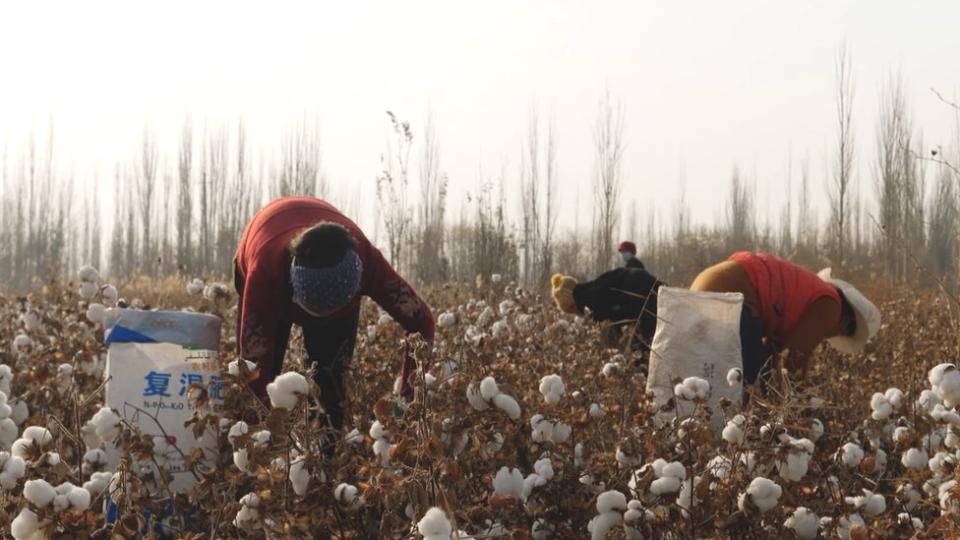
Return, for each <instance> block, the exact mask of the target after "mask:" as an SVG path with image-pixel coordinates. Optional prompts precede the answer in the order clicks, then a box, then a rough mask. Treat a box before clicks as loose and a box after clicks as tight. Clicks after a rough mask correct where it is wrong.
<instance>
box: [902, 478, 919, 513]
mask: <svg viewBox="0 0 960 540" xmlns="http://www.w3.org/2000/svg"><path fill="white" fill-rule="evenodd" d="M897 495H898V497H900V498H901V499H903V500H904V503H903V506H904V508H906V509H907V510H908V511H913V509H914V508H916V507H917V505H918V504H920V501H921V499H923V495H921V494H920V492H919V491H917V488H915V487H913V484H901V485H900V486H898V487H897Z"/></svg>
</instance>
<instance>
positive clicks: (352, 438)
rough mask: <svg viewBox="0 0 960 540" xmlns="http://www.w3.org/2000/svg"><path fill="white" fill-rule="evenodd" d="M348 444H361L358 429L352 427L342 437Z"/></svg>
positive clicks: (360, 435)
mask: <svg viewBox="0 0 960 540" xmlns="http://www.w3.org/2000/svg"><path fill="white" fill-rule="evenodd" d="M343 440H344V441H346V442H347V443H348V444H362V443H363V434H362V433H360V430H359V429H357V428H353V429H351V430H350V433H347V435H346V436H345V437H344V438H343Z"/></svg>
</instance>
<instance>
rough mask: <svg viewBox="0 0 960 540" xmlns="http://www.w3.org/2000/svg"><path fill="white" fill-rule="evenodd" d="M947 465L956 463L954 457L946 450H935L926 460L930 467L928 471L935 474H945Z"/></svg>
mask: <svg viewBox="0 0 960 540" xmlns="http://www.w3.org/2000/svg"><path fill="white" fill-rule="evenodd" d="M948 465H951V466H952V465H956V459H955V458H954V457H953V456H952V455H950V454H947V453H946V452H937V453H936V454H934V456H933V457H932V458H930V460H929V461H928V462H927V467H928V468H929V469H930V472H932V473H933V474H934V475H937V476H946V474H947V473H948V470H947V466H948Z"/></svg>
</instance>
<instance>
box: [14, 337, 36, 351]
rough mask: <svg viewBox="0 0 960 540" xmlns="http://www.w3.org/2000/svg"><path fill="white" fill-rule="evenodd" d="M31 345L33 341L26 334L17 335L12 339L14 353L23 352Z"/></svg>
mask: <svg viewBox="0 0 960 540" xmlns="http://www.w3.org/2000/svg"><path fill="white" fill-rule="evenodd" d="M31 345H33V340H32V339H30V337H29V336H27V335H26V334H18V335H17V336H16V337H15V338H13V351H14V352H18V351H22V350H24V349H27V348H29V347H30V346H31Z"/></svg>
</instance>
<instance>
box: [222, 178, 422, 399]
mask: <svg viewBox="0 0 960 540" xmlns="http://www.w3.org/2000/svg"><path fill="white" fill-rule="evenodd" d="M321 221H327V222H331V223H336V224H339V225H342V226H343V227H345V228H346V229H347V230H348V231H349V232H350V234H351V235H352V236H353V238H354V239H355V240H356V244H357V245H356V247H355V249H356V251H357V255H358V256H359V257H360V260H361V261H362V262H363V278H362V279H361V281H360V289H359V291H358V292H357V296H356V297H355V298H354V299H353V300H352V301H351V302H350V303H349V304H348V305H347V306H345V307H344V308H343V309H341V310H339V311H337V312H336V313H333V314H332V315H330V316H328V317H323V318H318V317H314V316H313V315H310V314H308V313H306V312H305V311H303V309H301V308H300V307H299V306H298V305H296V304H295V303H294V302H293V287H292V285H291V284H290V259H291V256H290V251H289V245H290V241H291V240H292V239H293V238H294V237H295V236H296V235H297V234H298V233H300V232H301V231H303V230H304V229H305V228H307V227H310V226H313V225H315V224H316V223H318V222H321ZM236 264H237V271H238V272H239V274H240V276H242V279H243V295H242V301H241V303H240V306H239V309H238V310H237V344H238V347H239V349H240V355H241V356H242V357H243V358H247V359H249V360H252V361H256V362H257V363H258V365H259V368H260V377H259V378H258V379H257V380H256V381H254V382H253V383H251V387H253V389H254V390H255V391H257V392H258V393H261V394H262V393H263V391H264V388H265V387H266V384H267V383H269V382H270V381H272V380H273V379H274V377H275V376H276V375H277V374H276V373H273V367H274V366H273V365H272V361H273V359H272V354H271V353H272V351H273V348H274V340H275V339H276V336H275V333H276V328H277V325H276V324H275V322H276V321H277V320H278V319H280V320H286V321H290V322H292V323H294V324H297V325H299V326H302V327H305V328H316V327H323V326H325V325H326V324H328V323H329V322H330V321H331V320H334V319H337V318H338V317H340V316H343V315H344V314H347V313H350V311H351V310H352V309H354V308H356V306H357V304H358V303H359V302H360V297H361V296H369V297H370V298H372V299H373V300H374V301H375V302H376V303H377V304H379V305H380V307H382V308H383V309H384V310H386V312H387V313H389V314H390V316H391V317H393V318H394V320H396V321H397V322H398V323H400V325H401V326H402V327H403V328H404V329H405V330H406V331H408V332H410V333H420V334H421V335H422V336H423V337H424V338H425V339H427V340H432V339H433V335H434V330H435V327H434V321H433V313H431V311H430V307H429V306H428V305H427V304H426V302H424V301H423V300H422V299H421V298H420V297H419V296H418V295H417V293H416V291H414V290H413V288H412V287H410V285H409V284H408V283H407V282H406V281H404V279H403V278H402V277H400V276H399V275H398V274H397V272H396V271H395V270H394V269H393V267H392V266H390V263H388V262H387V261H386V259H384V257H383V254H381V253H380V250H378V249H377V248H375V247H374V246H373V245H372V244H371V243H370V241H369V240H367V237H366V236H364V234H363V231H361V230H360V228H359V227H358V226H357V225H356V224H355V223H354V222H353V221H351V220H350V219H349V218H347V217H346V216H344V215H343V214H342V213H340V211H339V210H337V209H336V208H334V207H333V206H332V205H331V204H329V203H327V202H325V201H322V200H320V199H315V198H313V197H284V198H280V199H277V200H275V201H273V202H271V203H270V204H268V205H267V206H265V207H264V208H263V209H261V210H260V211H259V212H257V214H256V215H255V216H254V217H253V219H252V220H251V221H250V223H249V224H248V225H247V228H246V230H245V231H244V233H243V236H242V237H241V239H240V245H239V247H238V248H237V255H236Z"/></svg>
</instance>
